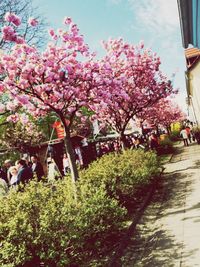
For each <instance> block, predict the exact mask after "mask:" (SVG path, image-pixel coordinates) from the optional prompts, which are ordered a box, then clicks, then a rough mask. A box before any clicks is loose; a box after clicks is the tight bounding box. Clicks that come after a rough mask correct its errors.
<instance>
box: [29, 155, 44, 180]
mask: <svg viewBox="0 0 200 267" xmlns="http://www.w3.org/2000/svg"><path fill="white" fill-rule="evenodd" d="M31 162H32V166H31V169H32V172H33V175H34V174H35V175H36V177H37V180H38V182H39V181H41V179H42V177H43V176H44V170H43V166H42V164H41V163H40V161H39V158H38V156H36V155H33V156H31Z"/></svg>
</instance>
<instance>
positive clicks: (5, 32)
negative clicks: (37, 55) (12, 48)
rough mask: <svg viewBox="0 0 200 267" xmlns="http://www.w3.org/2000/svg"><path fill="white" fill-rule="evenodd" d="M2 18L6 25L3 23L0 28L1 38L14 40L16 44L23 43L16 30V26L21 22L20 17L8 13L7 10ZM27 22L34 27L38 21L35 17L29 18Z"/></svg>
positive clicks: (9, 40) (8, 40)
mask: <svg viewBox="0 0 200 267" xmlns="http://www.w3.org/2000/svg"><path fill="white" fill-rule="evenodd" d="M4 19H5V21H6V22H8V25H4V26H3V27H2V29H1V31H2V39H3V40H4V41H7V42H15V43H17V44H23V43H25V40H24V38H23V37H22V36H20V35H19V34H18V33H17V31H16V27H19V26H20V24H21V19H20V18H19V17H18V16H17V15H15V14H14V13H10V12H7V13H6V14H5V17H4ZM11 24H12V25H11ZM28 24H29V25H30V26H33V27H34V26H37V24H38V21H37V20H36V19H35V18H29V19H28Z"/></svg>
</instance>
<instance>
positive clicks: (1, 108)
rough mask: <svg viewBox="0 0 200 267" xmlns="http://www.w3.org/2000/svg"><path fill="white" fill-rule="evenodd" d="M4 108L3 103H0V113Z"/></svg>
mask: <svg viewBox="0 0 200 267" xmlns="http://www.w3.org/2000/svg"><path fill="white" fill-rule="evenodd" d="M5 109H6V107H5V105H4V104H2V103H0V113H3V112H4V111H5Z"/></svg>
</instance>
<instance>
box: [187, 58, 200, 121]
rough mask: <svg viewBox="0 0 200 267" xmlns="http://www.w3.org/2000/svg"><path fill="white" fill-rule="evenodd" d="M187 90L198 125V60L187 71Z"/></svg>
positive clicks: (199, 82)
mask: <svg viewBox="0 0 200 267" xmlns="http://www.w3.org/2000/svg"><path fill="white" fill-rule="evenodd" d="M188 79H189V80H188V85H189V88H188V92H189V94H190V96H191V101H190V105H191V106H192V108H193V110H194V117H195V118H194V119H195V120H197V123H198V125H199V126H200V62H198V63H197V64H196V65H195V66H194V67H193V68H192V69H191V70H189V71H188Z"/></svg>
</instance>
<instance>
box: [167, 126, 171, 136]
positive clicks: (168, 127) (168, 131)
mask: <svg viewBox="0 0 200 267" xmlns="http://www.w3.org/2000/svg"><path fill="white" fill-rule="evenodd" d="M166 128H167V133H168V135H169V136H170V134H171V128H170V126H167V127H166Z"/></svg>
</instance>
